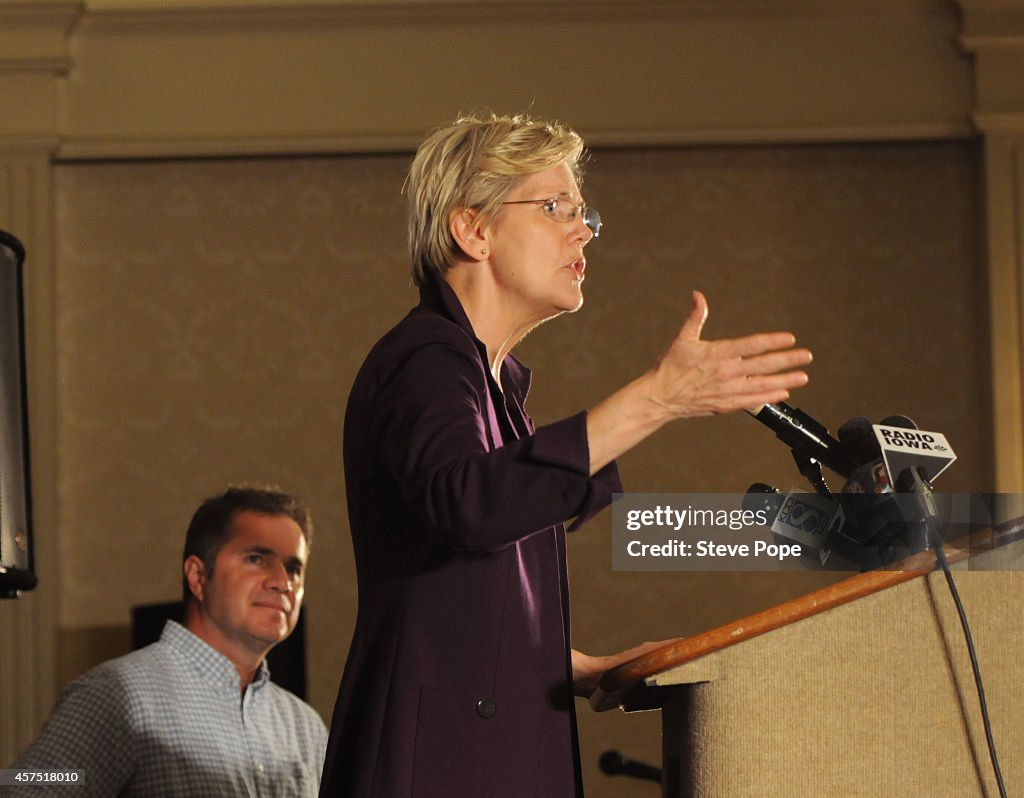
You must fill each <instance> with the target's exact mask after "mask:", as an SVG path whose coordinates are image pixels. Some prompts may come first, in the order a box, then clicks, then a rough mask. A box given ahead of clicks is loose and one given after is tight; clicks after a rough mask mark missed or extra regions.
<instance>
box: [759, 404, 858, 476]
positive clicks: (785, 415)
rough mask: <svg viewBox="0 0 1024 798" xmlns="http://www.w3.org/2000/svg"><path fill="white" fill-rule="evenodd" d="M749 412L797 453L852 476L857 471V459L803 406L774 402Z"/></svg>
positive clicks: (844, 474) (841, 473) (840, 473)
mask: <svg viewBox="0 0 1024 798" xmlns="http://www.w3.org/2000/svg"><path fill="white" fill-rule="evenodd" d="M747 412H748V413H750V415H752V416H753V417H754V418H756V419H757V420H758V421H760V422H761V423H762V424H764V425H765V426H766V427H768V428H769V429H770V430H772V432H774V433H775V436H776V437H777V438H778V439H779V440H780V441H782V442H783V443H784V444H786V445H787V446H789V447H790V448H791V449H793V451H794V452H798V453H800V454H803V455H805V456H807V457H809V458H811V459H812V460H816V461H817V462H819V463H821V464H823V465H826V466H828V467H829V468H830V469H832V470H833V471H835V472H836V473H837V474H839V475H841V476H844V477H849V476H850V472H851V471H853V468H854V463H853V461H852V460H851V459H850V456H849V455H848V454H847V453H846V452H845V451H844V450H843V447H842V446H840V444H839V441H837V440H836V439H835V438H833V437H832V435H831V434H830V433H829V431H828V428H827V427H826V426H825V425H824V424H821V423H820V422H818V421H815V420H814V419H813V418H811V417H810V416H809V415H807V414H806V413H805V412H803V411H802V410H800V409H799V408H796V407H790V406H789V405H787V404H786V403H785V402H774V403H770V404H764V405H761V406H760V407H757V408H755V409H753V410H748V411H747Z"/></svg>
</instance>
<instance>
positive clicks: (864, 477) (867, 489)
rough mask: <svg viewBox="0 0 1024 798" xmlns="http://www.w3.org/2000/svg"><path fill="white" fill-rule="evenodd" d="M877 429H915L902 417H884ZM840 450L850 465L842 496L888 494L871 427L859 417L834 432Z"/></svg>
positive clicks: (889, 486)
mask: <svg viewBox="0 0 1024 798" xmlns="http://www.w3.org/2000/svg"><path fill="white" fill-rule="evenodd" d="M879 426H888V427H900V428H903V429H917V424H915V423H914V421H913V420H912V419H909V418H907V417H906V416H887V417H886V418H884V419H882V422H881V424H880V425H879ZM837 435H838V436H839V444H840V447H841V448H842V449H843V451H844V452H846V454H847V456H848V457H849V458H850V460H851V461H852V462H853V464H854V468H853V471H851V472H850V474H849V479H848V480H847V481H846V484H844V485H843V493H892V480H891V479H890V478H889V472H888V471H887V469H886V467H885V461H884V460H883V458H882V447H881V445H880V444H879V442H878V438H877V437H876V436H875V425H874V424H872V423H871V422H870V421H868V419H866V418H864V417H863V416H858V417H857V418H851V419H850V420H849V421H847V422H846V423H845V424H843V426H841V427H840V428H839V430H838V432H837Z"/></svg>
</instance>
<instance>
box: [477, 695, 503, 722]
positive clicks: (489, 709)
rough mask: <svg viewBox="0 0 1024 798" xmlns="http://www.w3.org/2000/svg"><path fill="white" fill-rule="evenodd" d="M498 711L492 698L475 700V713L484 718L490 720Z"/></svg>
mask: <svg viewBox="0 0 1024 798" xmlns="http://www.w3.org/2000/svg"><path fill="white" fill-rule="evenodd" d="M497 711H498V705H497V704H496V703H494V699H493V698H481V699H480V700H479V701H477V702H476V714H477V715H479V716H480V717H481V718H483V719H484V720H490V719H491V718H493V717H494V715H495V713H496V712H497Z"/></svg>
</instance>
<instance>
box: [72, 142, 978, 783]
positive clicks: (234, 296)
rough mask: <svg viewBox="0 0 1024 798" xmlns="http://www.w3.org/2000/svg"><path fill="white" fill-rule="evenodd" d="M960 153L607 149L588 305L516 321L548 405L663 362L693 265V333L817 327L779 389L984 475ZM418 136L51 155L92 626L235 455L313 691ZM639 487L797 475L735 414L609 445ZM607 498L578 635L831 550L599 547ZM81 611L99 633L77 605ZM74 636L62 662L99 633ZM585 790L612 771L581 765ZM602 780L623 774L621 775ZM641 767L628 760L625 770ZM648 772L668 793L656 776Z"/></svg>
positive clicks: (618, 727)
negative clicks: (375, 143) (299, 577)
mask: <svg viewBox="0 0 1024 798" xmlns="http://www.w3.org/2000/svg"><path fill="white" fill-rule="evenodd" d="M977 160H978V153H977V152H976V151H975V149H974V147H973V145H971V144H967V143H939V144H934V143H931V144H918V143H905V144H891V145H848V146H844V145H828V146H792V147H735V148H732V147H724V148H692V149H654V150H644V151H630V150H599V151H596V152H595V153H593V154H592V157H591V160H590V162H589V164H588V167H587V175H586V179H585V184H584V194H585V196H586V197H587V199H588V201H590V202H591V203H592V204H594V205H595V206H596V207H598V208H599V209H600V210H601V213H602V215H603V216H604V218H605V221H606V226H605V229H604V231H603V232H602V237H601V240H600V242H596V243H594V244H593V245H592V246H591V247H590V249H589V250H588V259H589V265H588V270H587V283H586V286H585V289H586V295H587V301H586V305H585V307H584V308H583V310H581V311H580V312H579V313H578V314H576V315H575V316H572V317H566V318H561V319H557V320H555V321H553V322H551V323H549V324H546V325H544V326H542V327H541V328H540V329H538V330H537V331H536V332H534V333H533V335H532V336H531V337H530V338H529V339H528V340H527V341H526V342H524V343H523V345H522V346H521V347H520V350H519V354H520V356H521V357H522V358H523V359H525V360H526V361H527V362H528V363H529V364H530V365H531V366H532V367H533V368H534V376H535V380H534V390H533V393H532V395H531V400H530V409H531V412H532V414H533V416H534V417H535V419H537V420H538V421H539V422H544V421H551V420H555V419H556V418H559V417H562V416H564V415H567V414H569V413H572V412H575V411H576V410H577V409H579V408H580V407H585V406H587V405H589V404H593V403H594V402H596V401H597V400H598V399H600V398H601V397H602V396H604V395H606V394H607V393H608V392H610V391H611V390H613V389H614V388H615V387H617V386H618V385H620V384H622V383H623V382H625V381H626V380H628V379H630V378H632V377H634V376H636V375H637V374H638V373H640V371H641V370H642V369H644V368H646V366H647V364H649V363H652V362H653V360H654V358H656V357H657V355H658V354H659V353H660V350H661V349H662V348H663V347H664V346H665V345H666V343H667V341H668V339H669V337H670V336H671V335H672V334H673V333H674V332H675V330H676V328H677V327H678V325H679V324H680V323H681V321H682V319H683V318H684V317H685V315H686V313H687V311H688V308H689V296H690V291H691V290H692V289H693V288H700V289H702V290H703V291H704V292H705V293H706V294H707V296H708V298H709V301H710V305H711V316H710V320H709V323H708V325H707V328H706V330H707V334H708V335H709V336H710V337H727V336H734V335H740V334H744V333H747V332H755V331H760V330H768V329H790V330H792V331H793V332H795V333H796V334H797V336H798V338H799V339H800V341H801V342H802V343H803V344H805V345H808V346H810V347H811V348H812V349H813V350H814V352H815V355H816V361H815V363H814V365H813V366H812V372H811V379H812V382H811V385H810V386H808V387H807V388H806V389H804V390H803V391H801V392H800V393H799V394H798V395H796V396H794V399H793V403H794V404H796V405H798V406H801V407H803V408H804V409H806V410H807V411H808V412H810V413H812V414H813V415H815V416H817V417H818V418H820V419H821V420H822V421H825V422H826V423H828V424H829V425H830V426H831V427H832V428H833V429H835V428H836V427H838V426H839V425H840V424H841V423H842V422H843V421H845V420H846V419H848V418H851V417H853V416H857V415H865V416H868V417H869V418H872V419H873V420H879V419H880V418H881V417H883V416H886V415H890V414H893V413H904V414H907V415H910V416H911V417H913V418H915V419H916V420H917V421H918V423H919V424H920V426H922V427H923V428H926V429H936V430H942V431H944V432H946V433H947V435H948V437H949V438H950V440H951V442H952V443H953V444H954V446H955V447H956V449H957V451H958V454H959V455H960V460H959V462H958V463H957V464H955V466H954V467H953V468H952V469H950V471H949V472H948V473H947V475H944V476H943V477H942V485H941V487H943V488H944V489H946V490H971V489H978V490H981V489H985V488H986V487H988V483H989V482H990V479H991V465H990V459H991V454H990V449H991V441H990V433H989V423H990V411H989V403H990V397H989V395H988V389H987V385H988V382H989V376H988V363H987V355H986V352H987V348H986V342H985V335H986V323H987V319H986V312H985V303H986V299H985V297H986V293H985V284H984V274H983V273H982V267H981V264H982V262H983V261H982V258H981V256H980V248H981V240H982V238H981V231H980V224H981V223H980V220H979V211H978V207H977V205H978V203H977V196H976V194H977V191H976V190H977V182H978V174H977V164H976V162H977ZM406 163H407V158H406V157H396V156H360V157H330V158H327V157H325V158H295V159H286V158H282V159H269V158H268V159H254V160H243V159H237V160H196V161H181V162H162V161H152V162H134V163H68V164H63V165H60V166H59V167H58V168H57V198H58V220H57V223H58V228H59V238H60V244H59V252H58V286H57V287H58V324H59V330H58V344H59V364H58V368H59V391H60V395H59V397H58V403H59V408H60V416H59V441H60V460H59V462H60V502H61V506H60V514H61V538H60V552H61V563H60V567H61V593H60V606H61V613H60V617H61V623H62V626H63V627H64V629H65V630H67V631H68V632H69V633H75V635H77V637H74V638H72V637H68V640H72V639H75V640H82V639H85V638H87V637H88V635H89V634H91V633H92V631H95V632H96V634H99V630H102V629H104V628H109V627H123V626H125V625H126V624H127V623H128V617H129V615H128V613H129V610H130V607H131V606H132V605H135V604H139V603H146V602H152V601H161V600H167V599H171V598H174V597H176V596H177V594H178V590H179V588H178V585H179V570H178V562H179V560H180V551H181V545H182V540H183V533H184V528H185V526H186V524H187V521H188V518H189V516H190V515H191V512H192V510H193V509H194V507H195V505H196V504H197V503H198V501H199V500H201V499H202V498H204V497H205V496H208V495H211V494H213V493H215V492H218V491H220V490H221V489H222V488H223V487H224V486H225V485H226V484H228V483H230V482H237V481H256V482H272V483H277V484H279V485H281V486H282V487H283V488H285V489H287V490H290V491H292V492H296V493H299V494H301V495H303V496H305V497H306V498H307V499H308V500H309V502H310V503H311V505H312V507H313V512H314V519H315V522H316V528H317V533H316V535H317V536H316V541H315V546H314V555H313V558H312V561H311V568H310V572H309V582H308V590H307V608H308V610H309V616H308V623H309V647H310V663H309V668H310V679H311V688H312V696H311V697H312V701H313V703H314V705H315V706H316V707H317V708H318V709H319V710H320V711H321V713H323V714H324V716H325V717H329V714H330V709H331V707H332V705H333V699H334V693H335V690H336V687H337V680H338V678H339V677H340V673H341V665H342V662H343V660H344V656H345V652H346V648H347V644H348V640H349V637H350V634H351V630H352V625H353V622H354V612H355V601H356V591H355V576H354V572H353V566H352V558H351V550H350V544H349V541H348V537H347V534H348V533H347V526H346V516H345V496H344V484H343V480H342V473H341V435H342V430H341V427H342V416H343V412H344V406H345V398H346V393H347V390H348V387H349V385H350V383H351V380H352V378H353V377H354V374H355V370H356V369H357V368H358V365H359V364H360V362H361V360H362V358H363V356H364V355H365V353H366V351H367V350H368V348H369V347H370V345H371V344H372V343H373V341H375V340H376V338H377V337H378V336H379V335H380V334H381V333H383V332H384V331H385V330H386V329H387V328H388V327H389V326H390V325H391V324H392V323H393V322H394V321H395V320H397V319H398V318H399V317H400V316H401V315H402V314H403V313H404V312H405V310H406V309H407V308H408V307H409V306H411V305H412V304H413V303H414V302H415V298H416V295H415V292H414V290H413V289H412V288H411V287H410V284H409V280H408V277H407V273H406V266H405V263H406V259H405V228H404V203H403V198H402V196H401V193H400V192H401V187H402V183H403V178H404V171H405V168H406ZM622 469H623V474H624V478H625V480H626V482H627V486H628V487H629V489H632V490H638V491H656V490H665V491H697V490H705V491H715V490H720V491H730V492H734V491H735V492H738V491H742V490H744V489H745V488H746V487H747V486H748V485H749V484H750V483H751V482H753V481H766V482H770V483H774V484H776V485H777V486H778V487H780V488H788V487H791V486H794V485H798V484H800V478H799V477H798V475H797V474H796V472H795V469H794V468H793V466H792V463H791V460H790V458H789V455H788V452H787V451H786V450H785V449H784V448H783V447H782V446H781V445H780V444H778V443H776V442H775V440H774V438H773V436H772V435H771V433H769V432H768V430H766V429H764V428H763V427H761V426H760V425H758V424H757V423H756V422H754V421H753V420H751V419H749V418H747V417H745V416H743V415H738V416H729V417H722V418H714V419H704V420H699V421H690V422H680V423H678V424H677V425H675V426H674V427H672V428H670V429H667V430H665V431H663V432H662V433H661V434H660V435H659V436H658V437H657V438H656V439H653V440H651V441H648V442H646V443H644V444H642V445H641V446H640V447H638V449H637V450H635V451H634V452H632V453H630V454H628V455H627V456H626V457H624V458H623V460H622ZM609 532H610V515H609V514H608V513H607V512H606V513H604V514H602V515H601V516H599V517H598V518H597V519H595V521H593V522H592V523H591V524H590V525H589V527H588V528H586V529H585V530H583V531H581V532H580V533H579V534H577V535H574V536H573V537H572V539H571V541H570V558H571V567H572V581H573V589H574V602H573V603H574V613H575V615H574V630H575V635H576V643H577V646H578V647H579V648H581V649H583V650H586V651H592V652H594V653H603V652H607V651H612V650H616V649H618V648H621V647H625V646H628V645H631V644H633V643H635V642H639V639H641V638H642V639H660V638H664V637H670V636H677V635H688V634H693V633H696V632H699V631H701V630H703V629H706V628H709V627H711V626H713V625H716V624H718V623H721V622H724V621H726V620H729V619H731V618H735V617H738V616H741V615H743V614H745V613H747V612H750V611H753V610H755V609H759V608H761V607H764V606H766V605H768V604H771V603H775V602H776V601H778V600H781V599H783V598H787V597H789V596H792V595H796V594H799V593H802V592H804V591H805V590H807V589H810V587H812V586H815V585H817V584H820V583H821V582H822V581H823V580H825V579H830V578H834V577H827V576H822V575H814V574H804V575H795V574H791V575H788V576H784V577H776V576H775V575H755V576H754V577H751V575H743V576H742V577H740V576H738V575H731V574H725V575H719V576H715V577H711V576H706V575H702V574H690V575H686V574H653V575H650V574H648V575H633V574H623V573H613V572H612V571H611V566H610V543H609ZM91 630H92V631H91ZM86 649H87V647H85V646H84V645H82V646H81V648H80V649H76V645H74V644H69V645H65V647H64V651H63V652H62V657H63V659H64V664H63V667H62V672H64V673H69V672H72V673H73V672H78V671H80V670H83V669H85V668H86V667H88V666H90V665H92V664H94V662H93V660H95V659H102V658H103V656H108V655H110V654H111V653H118V652H103V656H100V654H99V653H98V652H96V651H87V650H86ZM581 729H582V731H581V733H582V737H583V742H584V757H585V760H586V761H587V762H592V761H594V760H596V757H597V754H598V753H599V752H600V751H601V750H603V748H605V747H610V746H618V747H621V748H623V749H624V750H625V751H626V753H628V754H630V755H635V756H638V757H640V758H646V759H648V760H656V759H657V758H658V757H659V749H658V742H657V718H656V716H653V715H650V713H648V715H647V716H645V717H642V718H637V717H633V716H622V715H620V714H619V713H609V714H606V715H601V716H596V715H594V714H593V713H590V712H588V711H587V710H586V708H583V707H581ZM590 781H591V782H592V786H593V787H594V788H595V790H594V792H593V794H594V795H600V794H601V793H600V789H601V786H600V785H603V780H602V779H601V777H599V776H592V777H590ZM603 789H610V790H611V792H609V793H608V794H609V795H612V794H617V792H616V790H615V789H614V788H611V787H603ZM636 789H637V794H641V790H642V788H641V787H637V788H636ZM650 793H651V794H652V795H655V794H657V790H656V788H655V787H654V786H653V785H652V786H651V791H650Z"/></svg>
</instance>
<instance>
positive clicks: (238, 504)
mask: <svg viewBox="0 0 1024 798" xmlns="http://www.w3.org/2000/svg"><path fill="white" fill-rule="evenodd" d="M244 512H250V513H260V514H261V515H285V516H288V517H289V518H291V519H292V520H293V521H294V522H295V523H296V524H298V525H299V528H300V529H301V530H302V537H304V538H305V539H306V545H307V546H310V545H311V544H312V543H313V522H312V520H311V519H310V517H309V510H308V509H307V507H306V505H305V503H304V502H303V501H302V499H300V498H298V497H296V496H291V495H289V494H287V493H282V492H281V491H279V490H277V489H275V488H258V487H232V488H228V489H227V490H226V491H225V492H224V493H222V494H221V495H220V496H213V497H211V498H209V499H207V500H206V501H204V502H203V503H202V504H201V505H199V509H198V510H196V511H195V514H194V515H193V516H192V521H191V522H190V523H189V525H188V532H186V533H185V550H184V553H183V554H182V555H181V561H182V563H184V562H185V560H187V559H188V558H189V557H191V556H192V555H195V556H196V557H198V558H199V559H200V560H202V561H203V565H204V566H205V567H206V571H207V573H208V574H212V573H213V564H214V563H215V562H216V561H217V555H218V554H220V550H221V549H222V548H223V547H224V544H225V543H227V542H228V541H229V540H230V539H231V534H232V531H231V524H232V522H233V521H234V520H235V517H236V516H237V515H238V514H239V513H244ZM181 586H182V590H183V591H184V592H183V597H184V600H185V603H186V604H188V602H190V601H191V600H192V599H193V596H192V591H191V590H190V589H189V586H188V579H187V578H185V576H184V575H183V576H182V579H181Z"/></svg>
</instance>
